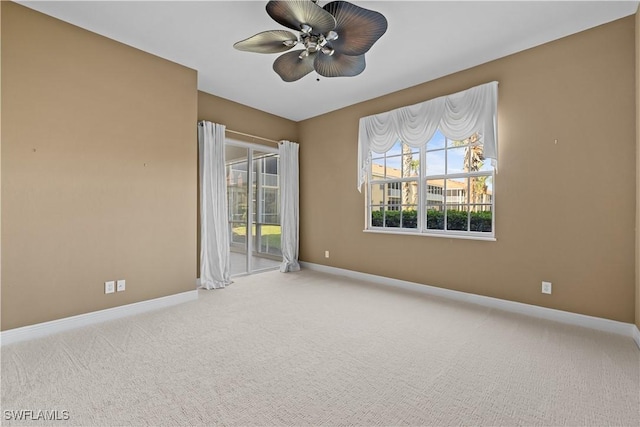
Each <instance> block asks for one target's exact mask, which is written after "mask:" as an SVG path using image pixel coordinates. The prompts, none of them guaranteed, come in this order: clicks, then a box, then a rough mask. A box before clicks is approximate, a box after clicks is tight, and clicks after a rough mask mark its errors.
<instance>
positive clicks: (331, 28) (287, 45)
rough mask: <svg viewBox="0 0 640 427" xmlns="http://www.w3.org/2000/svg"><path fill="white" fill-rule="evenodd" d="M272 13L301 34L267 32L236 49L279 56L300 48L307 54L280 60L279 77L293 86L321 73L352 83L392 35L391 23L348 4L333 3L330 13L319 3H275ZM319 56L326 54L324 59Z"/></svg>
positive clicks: (275, 66) (296, 53)
mask: <svg viewBox="0 0 640 427" xmlns="http://www.w3.org/2000/svg"><path fill="white" fill-rule="evenodd" d="M266 10H267V13H268V14H269V16H270V17H271V18H273V20H274V21H276V22H278V23H279V24H282V25H284V26H285V27H289V28H291V29H293V30H297V31H299V35H298V36H296V35H295V34H292V33H289V32H287V31H267V32H263V33H260V34H257V35H256V36H253V37H251V38H249V39H247V40H243V41H241V42H238V43H236V44H234V47H235V48H236V49H238V50H244V51H249V52H258V53H271V52H273V53H276V52H282V51H286V50H289V49H291V48H292V47H293V46H295V45H296V44H302V45H304V49H303V50H298V51H293V52H288V53H285V54H282V55H280V56H279V57H278V58H277V59H276V61H275V62H274V64H273V69H274V71H275V72H276V73H277V74H278V75H279V76H280V77H281V78H282V80H284V81H286V82H292V81H295V80H298V79H300V78H302V77H304V76H305V75H306V74H308V73H310V72H311V71H313V70H315V71H316V72H318V74H320V75H322V76H325V77H351V76H355V75H358V74H360V73H361V72H362V71H364V68H365V66H366V63H365V60H364V54H365V53H366V52H367V51H369V49H370V48H371V46H373V44H374V43H375V42H376V41H377V40H378V39H379V38H380V37H382V35H383V34H384V33H385V32H386V30H387V20H386V18H385V17H384V16H383V15H382V14H380V13H378V12H375V11H373V10H369V9H365V8H362V7H359V6H356V5H354V4H352V3H349V2H347V1H341V0H336V1H331V2H329V3H327V4H326V5H325V6H324V7H320V6H318V5H317V0H286V1H278V0H271V1H269V2H268V3H267V6H266ZM318 52H322V55H319V54H318Z"/></svg>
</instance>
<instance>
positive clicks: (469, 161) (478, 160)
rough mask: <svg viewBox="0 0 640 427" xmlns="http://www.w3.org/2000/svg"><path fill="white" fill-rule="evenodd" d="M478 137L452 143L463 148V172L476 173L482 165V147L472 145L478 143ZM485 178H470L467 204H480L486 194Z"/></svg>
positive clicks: (476, 135)
mask: <svg viewBox="0 0 640 427" xmlns="http://www.w3.org/2000/svg"><path fill="white" fill-rule="evenodd" d="M479 139H480V135H478V133H477V132H476V133H474V134H473V135H471V136H470V137H469V138H467V139H465V140H462V141H453V146H454V147H461V146H465V150H464V158H465V162H464V170H465V172H477V171H479V170H480V169H481V168H482V166H483V165H484V152H483V149H482V145H472V144H475V143H477V142H478V140H479ZM486 182H487V177H486V176H472V177H471V178H470V183H469V191H470V194H469V196H470V197H469V203H471V204H476V203H482V201H483V200H484V197H483V196H484V195H485V194H487V184H486Z"/></svg>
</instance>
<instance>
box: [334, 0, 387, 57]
mask: <svg viewBox="0 0 640 427" xmlns="http://www.w3.org/2000/svg"><path fill="white" fill-rule="evenodd" d="M324 9H325V10H326V11H327V12H329V13H330V14H331V15H333V16H334V17H335V18H336V28H335V29H334V31H335V32H336V33H338V39H337V40H332V41H331V46H332V47H333V48H334V49H335V50H336V52H340V53H344V54H346V55H363V54H365V53H366V52H367V51H368V50H369V49H371V46H373V44H374V43H375V42H376V41H377V40H378V39H379V38H380V37H382V35H383V34H384V33H385V32H386V31H387V19H386V18H385V17H384V15H382V14H381V13H378V12H375V11H373V10H369V9H364V8H362V7H359V6H356V5H354V4H351V3H349V2H346V1H334V2H331V3H327V4H326V5H325V6H324Z"/></svg>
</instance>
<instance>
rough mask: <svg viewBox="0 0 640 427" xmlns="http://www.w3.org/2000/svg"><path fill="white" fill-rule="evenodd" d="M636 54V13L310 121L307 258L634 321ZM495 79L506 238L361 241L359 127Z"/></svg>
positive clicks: (304, 154) (500, 214) (304, 211)
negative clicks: (549, 286)
mask: <svg viewBox="0 0 640 427" xmlns="http://www.w3.org/2000/svg"><path fill="white" fill-rule="evenodd" d="M634 57H635V51H634V18H633V17H628V18H626V19H622V20H619V21H616V22H613V23H611V24H608V25H604V26H601V27H598V28H595V29H592V30H589V31H586V32H583V33H580V34H577V35H573V36H571V37H567V38H565V39H562V40H559V41H555V42H553V43H549V44H547V45H543V46H540V47H537V48H534V49H531V50H528V51H525V52H521V53H518V54H515V55H512V56H509V57H506V58H503V59H500V60H497V61H493V62H490V63H487V64H484V65H481V66H478V67H475V68H472V69H469V70H466V71H463V72H460V73H456V74H453V75H450V76H447V77H444V78H441V79H438V80H436V81H433V82H428V83H425V84H422V85H419V86H416V87H413V88H410V89H407V90H403V91H400V92H396V93H393V94H390V95H387V96H384V97H381V98H378V99H375V100H371V101H368V102H364V103H360V104H357V105H354V106H351V107H347V108H345V109H342V110H340V111H336V112H333V113H330V114H326V115H323V116H319V117H316V118H312V119H309V120H306V121H303V122H301V123H300V130H299V132H300V133H299V136H300V141H301V151H300V154H301V165H300V171H301V209H300V211H301V230H300V239H301V255H300V256H301V259H302V260H304V261H308V262H313V263H318V264H326V265H331V266H335V267H339V268H345V269H349V270H355V271H361V272H366V273H371V274H376V275H381V276H387V277H393V278H398V279H402V280H408V281H413V282H418V283H424V284H430V285H435V286H440V287H444V288H449V289H455V290H459V291H464V292H471V293H475V294H480V295H487V296H491V297H497V298H502V299H506V300H512V301H519V302H524V303H528V304H535V305H539V306H544V307H552V308H556V309H561V310H566V311H571V312H576V313H583V314H587V315H593V316H598V317H603V318H609V319H615V320H619V321H624V322H633V321H634V311H635V310H634V274H635V267H634V265H635V257H634V245H635V243H634V232H633V230H634V226H635V203H636V201H635V197H634V195H635V194H636V180H635V141H636V130H635V129H636V128H635V126H636V124H635V108H636V105H635V95H634V91H635V90H634V87H635V86H634V85H635V76H634V67H635V60H634ZM365 72H366V71H365ZM492 80H497V81H499V82H500V86H499V103H498V109H499V138H500V153H499V155H500V167H499V173H498V175H497V177H496V183H495V189H496V235H497V242H483V241H470V240H455V239H447V238H434V237H417V236H397V235H396V236H394V235H381V234H372V233H363V232H362V230H363V227H364V196H363V195H361V194H360V193H358V192H357V191H356V157H357V136H358V119H359V118H360V117H363V116H367V115H371V114H375V113H380V112H383V111H388V110H390V109H393V108H397V107H401V106H405V105H409V104H413V103H416V102H420V101H424V100H427V99H431V98H434V97H437V96H441V95H446V94H449V93H454V92H457V91H460V90H464V89H467V88H469V87H472V86H475V85H478V84H482V83H486V82H490V81H492ZM555 139H557V140H558V144H557V145H556V144H554V140H555ZM325 250H330V251H331V258H329V259H325V258H324V251H325ZM542 280H548V281H551V282H553V294H552V295H551V296H549V295H542V294H541V292H540V287H541V281H542Z"/></svg>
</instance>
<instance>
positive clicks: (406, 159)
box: [402, 143, 419, 206]
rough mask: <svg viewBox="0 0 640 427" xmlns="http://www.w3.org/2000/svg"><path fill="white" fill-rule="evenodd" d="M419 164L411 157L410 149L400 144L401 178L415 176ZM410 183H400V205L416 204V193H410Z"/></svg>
mask: <svg viewBox="0 0 640 427" xmlns="http://www.w3.org/2000/svg"><path fill="white" fill-rule="evenodd" d="M418 165H419V162H418V161H417V160H413V156H412V155H411V147H409V146H408V145H407V144H405V143H402V177H403V178H408V177H410V176H416V174H417V170H418ZM411 187H412V182H403V183H402V204H403V205H405V206H406V205H415V204H416V203H417V200H416V196H417V193H416V192H415V191H412V188H411Z"/></svg>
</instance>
